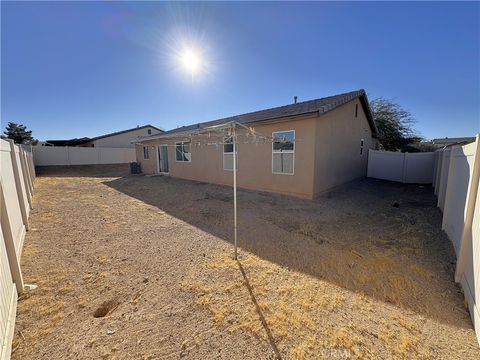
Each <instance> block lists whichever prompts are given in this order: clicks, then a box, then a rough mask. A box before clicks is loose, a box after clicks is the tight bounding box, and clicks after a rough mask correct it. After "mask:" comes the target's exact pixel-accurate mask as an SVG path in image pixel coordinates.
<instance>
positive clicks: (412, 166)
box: [367, 150, 435, 184]
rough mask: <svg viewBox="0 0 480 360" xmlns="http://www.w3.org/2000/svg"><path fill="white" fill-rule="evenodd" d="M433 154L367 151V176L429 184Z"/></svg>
mask: <svg viewBox="0 0 480 360" xmlns="http://www.w3.org/2000/svg"><path fill="white" fill-rule="evenodd" d="M434 160H435V153H433V152H424V153H401V152H392V151H377V150H369V151H368V170H367V176H368V177H371V178H376V179H383V180H390V181H398V182H402V183H415V184H430V183H432V173H433V168H434V164H435V161H434Z"/></svg>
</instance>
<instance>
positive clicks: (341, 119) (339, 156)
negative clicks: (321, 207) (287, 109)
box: [314, 99, 376, 196]
mask: <svg viewBox="0 0 480 360" xmlns="http://www.w3.org/2000/svg"><path fill="white" fill-rule="evenodd" d="M355 104H358V114H357V117H355ZM315 133H316V137H315V140H316V142H315V186H314V195H315V196H316V195H319V194H321V193H322V192H324V191H326V190H328V189H331V188H333V187H335V186H338V185H342V184H344V183H346V182H349V181H351V180H354V179H357V178H360V177H363V176H366V175H367V160H368V149H375V148H376V140H375V139H374V138H372V131H371V128H370V125H369V124H368V120H367V117H366V115H365V112H364V111H363V107H362V105H361V103H360V101H359V100H358V99H356V100H354V101H350V102H349V103H347V104H345V105H343V106H340V107H338V108H336V109H335V110H333V111H331V112H329V113H326V114H324V115H323V116H321V117H320V118H319V119H318V121H317V123H316V129H315ZM361 139H364V149H363V154H362V155H360V141H361Z"/></svg>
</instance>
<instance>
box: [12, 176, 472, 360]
mask: <svg viewBox="0 0 480 360" xmlns="http://www.w3.org/2000/svg"><path fill="white" fill-rule="evenodd" d="M87 170H88V171H87ZM106 170H107V169H105V168H97V169H86V168H83V169H82V168H79V169H73V170H72V169H68V170H62V171H58V170H57V171H54V170H51V169H50V170H48V171H47V170H44V171H43V175H42V176H40V177H38V179H37V183H36V190H35V209H34V210H33V212H32V215H31V218H30V220H31V230H30V231H29V232H28V233H27V237H26V240H25V247H24V252H23V256H22V265H23V271H24V278H25V282H26V283H27V284H36V285H38V288H37V289H36V290H32V291H29V292H27V293H25V295H23V296H22V297H21V299H20V301H19V303H18V316H17V323H16V330H15V339H14V345H13V349H14V350H13V351H14V352H13V359H99V358H103V359H114V358H115V359H176V358H187V359H275V358H278V357H281V358H282V359H307V358H308V359H319V358H320V359H321V358H325V359H327V358H328V359H330V358H340V359H345V358H352V359H353V358H366V359H379V358H381V359H398V358H407V359H418V358H425V359H478V358H479V357H480V355H479V354H480V352H479V347H478V344H477V341H476V338H475V335H474V332H473V329H472V325H471V322H470V318H469V315H468V313H467V311H466V308H465V305H464V301H463V295H462V294H461V291H460V290H459V288H458V287H457V286H456V285H455V284H454V282H453V273H454V266H455V264H454V261H455V258H454V254H453V249H452V247H451V246H450V243H449V241H448V239H447V238H446V237H445V235H444V234H442V232H441V231H440V228H441V214H440V212H439V210H438V209H437V208H436V207H435V199H434V196H433V193H432V190H431V188H429V187H420V186H413V185H412V186H408V185H401V184H395V183H388V182H382V181H375V180H363V181H359V182H356V183H352V184H349V185H348V186H345V187H343V188H340V189H337V190H335V191H333V192H331V193H328V194H325V195H324V196H323V197H321V198H320V199H318V200H316V201H306V200H299V199H295V198H289V197H285V196H279V195H272V194H266V193H256V192H252V191H239V194H238V205H239V214H238V215H239V245H240V247H241V249H240V261H239V262H236V261H233V260H232V259H231V256H232V253H233V246H232V216H233V209H232V191H231V189H230V188H228V187H221V186H215V185H209V184H203V183H196V182H190V181H185V180H179V179H172V178H168V177H145V176H123V177H122V176H119V175H121V174H120V173H119V172H118V171H117V170H118V169H113V168H110V169H108V171H106ZM102 171H105V172H104V174H105V175H103V176H98V175H97V174H98V173H99V172H102Z"/></svg>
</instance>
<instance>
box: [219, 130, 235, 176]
mask: <svg viewBox="0 0 480 360" xmlns="http://www.w3.org/2000/svg"><path fill="white" fill-rule="evenodd" d="M228 139H232V147H233V138H232V137H231V136H226V137H224V138H223V155H222V161H223V170H225V171H233V168H232V169H225V155H230V154H231V155H232V157H233V149H232V152H225V145H226V143H225V141H227V140H228ZM235 145H237V146H236V147H235V150H236V153H237V154H236V155H237V156H236V158H237V167H236V170H237V171H238V144H235Z"/></svg>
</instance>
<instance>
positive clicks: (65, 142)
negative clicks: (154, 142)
mask: <svg viewBox="0 0 480 360" xmlns="http://www.w3.org/2000/svg"><path fill="white" fill-rule="evenodd" d="M145 128H153V129H155V130H157V131H159V132H161V133H163V132H164V131H163V130H162V129H159V128H157V127H156V126H153V125H150V124H147V125H143V126H137V127H134V128H131V129H127V130H122V131H116V132H113V133H109V134H105V135H100V136H96V137H93V138H89V137H83V138H75V139H70V140H47V141H46V142H47V143H48V144H52V145H55V146H75V145H81V144H85V143H87V142H90V141H94V140H99V139H103V138H106V137H109V136H115V135H120V134H124V133H127V132H130V131H136V130H141V129H145Z"/></svg>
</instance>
